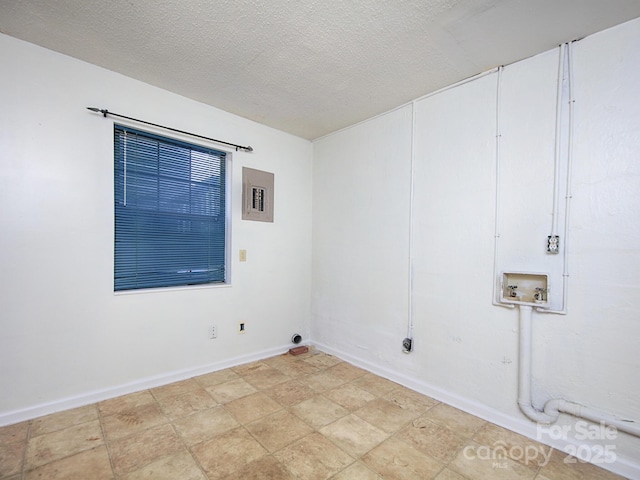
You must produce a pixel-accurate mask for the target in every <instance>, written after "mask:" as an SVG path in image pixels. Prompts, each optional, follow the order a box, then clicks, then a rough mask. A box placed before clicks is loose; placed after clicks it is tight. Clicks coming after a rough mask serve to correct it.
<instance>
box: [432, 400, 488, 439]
mask: <svg viewBox="0 0 640 480" xmlns="http://www.w3.org/2000/svg"><path fill="white" fill-rule="evenodd" d="M424 418H425V419H427V420H429V421H431V422H433V423H436V424H438V425H442V426H444V427H447V428H450V429H451V430H453V431H454V432H455V433H456V434H458V435H461V436H463V437H466V438H471V437H472V436H473V435H474V434H475V433H476V432H477V431H478V430H479V429H480V428H481V427H482V426H483V425H484V424H485V423H486V422H485V421H484V420H482V419H481V418H478V417H476V416H474V415H471V414H469V413H466V412H463V411H462V410H458V409H457V408H454V407H452V406H450V405H446V404H444V403H441V404H439V405H436V406H435V407H433V408H430V409H429V410H428V411H427V413H425V414H424Z"/></svg>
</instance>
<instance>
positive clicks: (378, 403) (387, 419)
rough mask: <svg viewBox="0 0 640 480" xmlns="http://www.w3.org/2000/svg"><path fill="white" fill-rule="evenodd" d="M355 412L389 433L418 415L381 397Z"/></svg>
mask: <svg viewBox="0 0 640 480" xmlns="http://www.w3.org/2000/svg"><path fill="white" fill-rule="evenodd" d="M354 413H355V414H356V415H357V416H358V417H360V418H362V419H363V420H366V421H367V422H369V423H370V424H372V425H374V426H376V427H378V428H380V429H382V430H384V431H385V432H387V433H395V432H397V431H398V430H400V429H401V428H402V427H404V426H405V425H406V424H407V423H409V422H410V421H412V420H414V419H415V418H416V417H417V416H418V414H417V413H415V412H413V411H411V410H406V409H404V408H401V407H399V406H398V405H396V404H395V403H391V402H389V401H387V400H383V399H381V398H378V399H376V400H372V401H371V402H369V403H367V404H366V405H365V406H364V407H362V408H360V409H358V410H356V411H355V412H354Z"/></svg>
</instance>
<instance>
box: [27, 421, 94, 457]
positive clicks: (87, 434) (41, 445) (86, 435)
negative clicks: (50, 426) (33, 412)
mask: <svg viewBox="0 0 640 480" xmlns="http://www.w3.org/2000/svg"><path fill="white" fill-rule="evenodd" d="M103 443H104V440H103V438H102V430H101V429H100V422H98V421H97V420H95V421H93V422H87V423H81V424H80V425H74V426H72V427H68V428H65V429H63V430H56V431H55V432H51V433H45V434H43V435H39V436H37V437H34V438H31V439H30V440H29V445H28V447H27V461H26V467H27V468H28V469H31V468H34V467H39V466H41V465H44V464H46V463H49V462H53V461H56V460H60V459H62V458H64V457H69V456H71V455H74V454H76V453H80V452H82V451H84V450H91V449H92V448H95V447H97V446H100V445H102V444H103Z"/></svg>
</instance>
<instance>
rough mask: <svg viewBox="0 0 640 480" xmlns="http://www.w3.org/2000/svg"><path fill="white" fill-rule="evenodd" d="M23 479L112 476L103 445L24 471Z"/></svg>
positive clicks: (95, 479)
mask: <svg viewBox="0 0 640 480" xmlns="http://www.w3.org/2000/svg"><path fill="white" fill-rule="evenodd" d="M24 478H25V480H81V479H88V478H90V479H91V480H111V479H113V478H114V476H113V473H112V472H111V465H110V463H109V455H108V454H107V449H106V448H105V447H104V445H103V446H100V447H96V448H93V449H91V450H86V451H84V452H80V453H77V454H75V455H73V456H70V457H66V458H63V459H60V460H56V461H53V462H50V463H47V464H46V465H43V466H41V467H38V468H35V469H33V470H30V471H28V472H26V474H25V477H24Z"/></svg>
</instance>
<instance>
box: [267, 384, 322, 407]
mask: <svg viewBox="0 0 640 480" xmlns="http://www.w3.org/2000/svg"><path fill="white" fill-rule="evenodd" d="M264 393H266V394H267V395H268V396H269V397H271V398H272V399H273V400H275V401H276V402H278V403H279V404H280V405H284V406H287V407H290V406H292V405H295V404H297V403H300V402H302V401H304V400H308V399H309V398H311V397H314V396H316V395H317V393H316V391H315V390H313V389H312V388H311V387H309V386H308V385H305V384H304V383H301V382H299V381H297V380H290V381H288V382H285V383H281V384H279V385H276V386H275V387H271V388H269V389H267V390H265V391H264Z"/></svg>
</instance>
